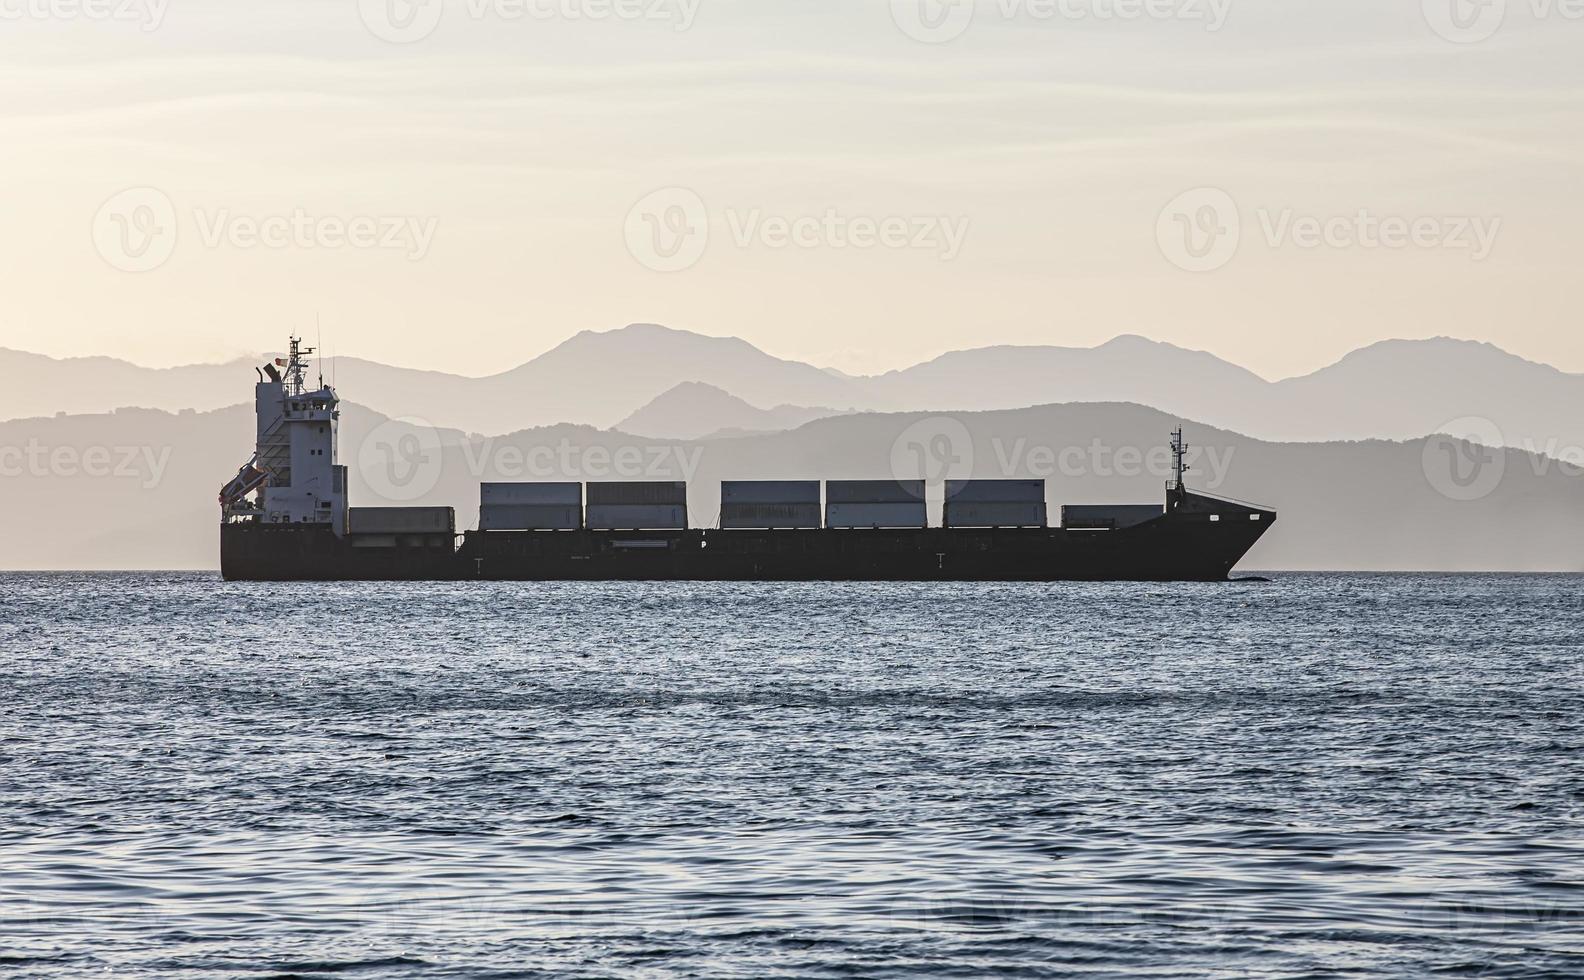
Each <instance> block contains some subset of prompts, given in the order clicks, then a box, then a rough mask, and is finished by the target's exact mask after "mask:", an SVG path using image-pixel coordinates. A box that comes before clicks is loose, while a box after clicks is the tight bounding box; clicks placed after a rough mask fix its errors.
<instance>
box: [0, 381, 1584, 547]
mask: <svg viewBox="0 0 1584 980" xmlns="http://www.w3.org/2000/svg"><path fill="white" fill-rule="evenodd" d="M1174 421H1175V419H1174V418H1173V417H1172V416H1169V415H1166V414H1164V413H1161V412H1159V411H1156V410H1154V409H1150V408H1142V407H1139V406H1136V405H1125V404H1078V405H1048V406H1043V407H1037V408H1025V409H1018V410H1011V411H995V412H962V413H953V415H952V416H951V417H950V418H949V419H945V418H943V417H940V416H935V415H929V414H916V413H895V414H886V413H866V414H858V415H848V416H841V417H833V418H825V419H819V420H816V421H813V422H810V423H808V424H806V425H804V426H802V427H801V428H798V429H795V430H793V431H788V432H780V433H773V434H765V435H751V436H742V437H737V438H714V439H708V440H702V441H694V440H677V441H663V440H652V439H645V438H641V437H638V436H633V435H625V434H622V433H619V432H613V431H609V430H599V429H594V428H591V427H587V426H571V425H558V426H553V427H548V428H541V429H533V430H528V431H522V432H517V433H515V434H513V435H509V436H503V437H497V438H483V437H476V438H469V437H467V436H465V435H464V434H463V433H462V432H460V431H455V430H444V431H440V432H432V431H429V430H421V429H415V428H413V427H411V426H410V425H408V424H406V423H396V422H390V421H388V420H387V419H385V418H384V417H383V416H381V415H379V414H377V413H374V412H371V411H369V410H367V409H364V408H361V407H359V406H357V405H348V406H346V408H345V411H344V415H343V431H342V446H341V452H342V459H343V461H344V462H346V463H348V464H349V466H350V467H351V480H352V482H351V491H352V498H353V502H354V504H355V505H363V506H380V505H393V504H407V503H421V504H449V505H452V506H455V507H456V508H457V511H458V520H459V524H460V526H462V527H472V526H475V520H476V513H477V501H478V484H479V483H480V482H481V481H484V480H490V479H557V478H561V479H580V480H590V479H595V480H597V479H617V478H638V479H686V480H688V481H689V482H690V496H691V513H692V520H693V522H694V524H695V525H696V526H701V527H709V526H712V525H713V524H714V523H715V522H716V518H717V507H718V500H719V482H720V481H721V480H722V479H755V478H758V479H787V478H798V477H801V478H823V479H842V478H864V477H885V476H892V475H896V473H897V470H896V469H895V467H897V466H898V465H901V466H904V467H906V466H910V465H914V456H913V454H912V450H913V449H914V448H915V447H923V448H924V449H926V450H927V451H926V452H925V453H923V454H922V455H920V456H919V457H918V460H919V461H920V462H921V463H923V464H928V465H933V464H934V463H935V462H937V461H941V460H944V461H946V462H945V463H944V464H943V465H945V466H946V467H947V469H946V470H945V471H944V472H941V473H932V472H926V473H924V474H923V475H926V476H936V477H939V476H961V475H975V476H981V477H985V476H1009V477H1044V478H1046V479H1047V481H1048V498H1049V502H1050V504H1051V505H1052V515H1053V517H1054V515H1055V514H1057V513H1058V512H1059V511H1057V510H1056V508H1057V507H1059V505H1061V504H1063V503H1088V502H1096V503H1114V502H1123V501H1132V502H1144V501H1149V502H1153V501H1158V500H1161V499H1163V489H1162V486H1163V483H1164V481H1165V475H1166V473H1165V469H1164V467H1165V464H1166V457H1165V454H1164V452H1163V451H1162V447H1163V444H1164V441H1165V437H1166V433H1167V431H1168V429H1169V428H1170V427H1171V425H1172V424H1173V423H1174ZM1189 436H1190V439H1191V441H1192V442H1194V443H1195V444H1196V445H1198V446H1199V447H1200V453H1199V455H1198V456H1197V457H1196V458H1195V460H1194V462H1195V470H1194V471H1193V473H1192V474H1190V476H1191V480H1190V482H1191V483H1193V484H1194V485H1195V486H1197V487H1199V488H1202V489H1207V490H1210V491H1213V492H1216V493H1220V494H1223V495H1227V496H1232V497H1238V498H1243V499H1248V500H1254V501H1257V502H1260V503H1263V504H1269V505H1271V506H1274V507H1276V508H1277V509H1278V510H1279V511H1280V515H1281V516H1280V520H1279V522H1278V523H1277V525H1276V526H1275V527H1274V528H1273V529H1272V530H1271V532H1270V533H1269V534H1267V535H1266V536H1265V538H1264V539H1263V540H1262V541H1261V542H1260V543H1259V545H1258V546H1257V547H1256V549H1255V550H1254V551H1253V552H1252V553H1251V554H1250V555H1249V557H1248V559H1247V560H1246V561H1245V563H1244V565H1243V566H1242V567H1243V569H1244V570H1245V571H1246V570H1250V569H1337V570H1413V569H1423V570H1436V571H1460V570H1480V571H1486V570H1511V571H1572V572H1577V571H1584V506H1581V504H1580V500H1581V496H1580V488H1581V483H1580V477H1579V476H1578V475H1577V474H1576V473H1570V472H1569V471H1568V470H1567V469H1565V468H1564V467H1562V466H1560V465H1559V464H1557V463H1556V462H1555V461H1554V460H1549V459H1546V458H1543V457H1537V456H1534V455H1532V454H1528V453H1524V452H1520V451H1516V450H1507V451H1497V452H1492V453H1489V454H1488V455H1489V458H1490V459H1491V460H1495V461H1496V462H1495V463H1490V464H1487V465H1495V466H1497V467H1498V469H1496V470H1486V471H1485V472H1490V473H1495V474H1497V475H1499V477H1500V478H1499V479H1498V480H1495V481H1493V482H1492V483H1490V484H1489V485H1488V486H1484V487H1483V488H1480V487H1476V489H1479V491H1480V492H1479V493H1476V494H1472V495H1471V496H1473V497H1474V499H1468V500H1462V499H1458V498H1459V496H1460V495H1461V489H1462V485H1456V486H1454V485H1450V484H1447V483H1446V482H1444V481H1441V480H1440V479H1439V474H1438V471H1437V469H1436V467H1437V466H1439V465H1441V463H1442V461H1443V458H1444V454H1445V452H1446V451H1447V450H1448V449H1449V448H1450V443H1449V442H1448V441H1447V440H1444V439H1438V440H1426V439H1422V438H1421V439H1416V440H1410V441H1404V442H1388V441H1379V440H1372V441H1365V442H1314V443H1286V444H1284V443H1274V442H1269V441H1262V440H1257V439H1252V438H1249V437H1246V436H1242V435H1238V434H1236V433H1233V432H1229V431H1225V430H1219V429H1215V428H1211V427H1209V426H1204V425H1199V424H1195V423H1191V422H1190V423H1189ZM252 437H253V418H252V413H251V409H249V408H244V407H241V406H237V407H232V408H226V409H221V410H217V411H210V412H188V413H183V414H169V413H165V412H158V411H149V410H122V411H117V412H115V413H113V414H109V415H87V416H68V417H62V418H44V419H26V420H16V421H10V422H3V423H0V447H12V448H14V449H16V450H18V451H19V452H11V453H10V454H9V455H7V456H5V457H3V458H0V470H3V471H4V472H3V475H0V486H3V487H4V488H5V489H4V492H5V498H4V499H5V502H6V506H5V507H4V508H0V567H4V568H13V569H15V568H30V569H102V568H112V569H114V568H214V567H216V564H217V561H218V556H217V548H218V533H217V530H216V528H217V523H218V517H219V514H218V507H217V505H216V503H215V493H216V490H217V488H218V487H219V485H220V484H221V483H222V482H223V481H224V480H225V479H226V478H227V477H229V476H230V475H231V474H232V473H234V472H235V469H236V467H237V466H239V465H240V464H241V463H242V462H243V461H244V460H245V459H246V458H247V455H248V451H249V448H250V443H251V440H252ZM942 440H944V443H942ZM407 445H412V446H420V447H427V448H426V450H425V452H424V453H422V454H421V459H422V464H421V468H420V470H419V472H420V474H421V475H422V476H423V477H424V478H423V479H421V480H418V481H417V482H412V481H411V479H410V478H406V477H404V479H408V482H406V483H403V484H401V485H400V486H398V484H397V483H395V482H393V480H392V477H391V475H390V472H389V471H388V470H387V466H388V465H389V464H390V461H391V459H390V456H391V453H390V450H391V449H392V447H401V446H407ZM941 445H944V446H945V448H946V449H948V450H949V451H948V452H943V453H942V452H936V447H938V446H941ZM899 450H900V452H899ZM623 461H625V463H624V462H623ZM623 465H625V466H627V467H629V469H628V470H626V471H622V470H620V469H618V467H621V466H623ZM1449 487H1450V489H1451V491H1452V492H1450V493H1449V492H1448V490H1449ZM404 488H405V489H404ZM398 490H400V491H401V492H397V491H398ZM408 491H411V492H408ZM932 493H933V494H935V495H936V496H937V497H938V494H939V487H938V485H935V486H934V488H933V489H932Z"/></svg>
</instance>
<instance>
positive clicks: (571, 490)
mask: <svg viewBox="0 0 1584 980" xmlns="http://www.w3.org/2000/svg"><path fill="white" fill-rule="evenodd" d="M479 503H480V504H482V505H484V506H486V507H488V506H490V505H491V504H538V505H545V506H549V505H557V506H561V507H582V506H583V485H582V484H581V483H481V484H479Z"/></svg>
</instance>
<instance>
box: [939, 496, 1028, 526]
mask: <svg viewBox="0 0 1584 980" xmlns="http://www.w3.org/2000/svg"><path fill="white" fill-rule="evenodd" d="M943 516H944V520H943V521H942V523H944V524H945V526H946V527H1044V526H1045V517H1046V514H1045V501H1043V500H1041V501H1039V502H1038V503H1034V502H1031V501H1025V502H1017V501H1002V500H992V501H988V502H985V503H979V502H977V501H969V502H966V503H965V502H963V501H959V500H948V501H946V507H945V511H944V515H943Z"/></svg>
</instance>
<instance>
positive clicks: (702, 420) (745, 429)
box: [616, 381, 844, 439]
mask: <svg viewBox="0 0 1584 980" xmlns="http://www.w3.org/2000/svg"><path fill="white" fill-rule="evenodd" d="M841 414H844V413H842V412H840V411H837V410H836V409H833V408H805V407H803V406H800V405H777V406H776V407H774V408H756V407H754V406H753V405H750V404H749V403H748V402H746V401H744V400H743V399H741V398H738V397H737V396H736V395H733V394H731V393H730V392H727V391H722V390H721V389H719V388H717V387H715V386H714V385H707V384H704V383H703V382H700V381H686V382H683V383H682V384H679V385H677V386H676V387H675V388H672V389H671V390H670V391H667V392H665V393H664V394H662V395H661V396H660V397H659V398H656V399H655V400H654V401H652V402H650V403H649V404H647V405H645V406H644V407H643V408H640V409H639V410H638V411H636V412H634V413H632V414H631V415H629V416H627V417H626V418H624V419H622V420H621V421H620V422H618V423H616V430H617V431H618V432H626V433H629V434H631V435H635V436H647V437H649V438H652V439H708V438H711V437H724V436H733V435H748V434H751V433H756V432H785V431H786V430H788V429H796V428H797V427H798V426H800V425H806V424H807V423H809V422H813V421H814V420H815V419H823V418H829V417H831V416H832V415H841Z"/></svg>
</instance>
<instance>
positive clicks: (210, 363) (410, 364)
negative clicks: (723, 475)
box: [0, 321, 1584, 407]
mask: <svg viewBox="0 0 1584 980" xmlns="http://www.w3.org/2000/svg"><path fill="white" fill-rule="evenodd" d="M632 327H659V328H660V329H662V330H668V331H674V332H677V333H685V334H694V335H697V336H701V337H706V338H709V339H712V340H744V341H746V340H747V338H745V337H740V336H736V335H730V334H708V333H701V332H700V331H697V330H690V329H688V328H686V327H677V326H672V325H670V324H664V323H654V322H651V321H635V322H633V323H627V324H622V325H619V326H612V327H593V328H585V329H583V330H579V331H576V332H575V333H571V334H567V335H566V336H565V337H563V338H561V339H560V340H558V341H555V342H553V343H551V344H550V345H549V346H547V347H545V348H544V349H542V350H539V351H536V352H533V353H530V354H528V355H527V356H526V357H524V359H523V361H522V362H512V363H510V364H506V365H499V364H497V365H496V366H495V367H493V368H486V369H484V370H483V371H481V372H479V373H476V374H475V373H467V372H461V371H450V370H446V369H444V368H439V367H435V366H433V365H432V364H430V363H426V362H425V361H422V360H412V361H402V360H400V359H385V358H381V357H375V356H371V355H369V354H365V353H362V352H358V351H337V350H335V349H334V347H333V345H332V343H331V340H332V339H333V338H332V337H329V336H322V335H320V336H316V334H321V331H319V330H317V329H316V328H313V327H309V328H300V329H297V330H291V331H288V332H287V333H286V334H282V337H283V338H284V337H286V336H288V335H292V336H298V337H301V338H302V339H303V343H304V345H305V346H307V347H313V346H314V345H315V344H318V343H323V344H324V347H323V348H322V349H318V350H317V352H316V354H314V355H313V357H312V359H313V360H315V361H322V362H323V368H322V370H323V371H324V373H325V376H326V380H329V379H330V376H331V372H332V371H333V365H334V363H335V361H336V360H337V359H340V358H344V359H348V360H354V359H355V360H360V361H366V362H370V363H376V364H380V365H383V366H385V367H391V368H398V369H401V370H413V371H437V372H440V373H442V374H451V375H454V376H456V377H460V378H464V379H471V380H480V379H485V378H490V377H494V376H497V375H499V374H502V373H504V372H507V371H510V370H512V369H514V368H517V367H520V366H522V364H526V363H529V362H532V361H534V360H536V359H538V358H540V357H543V356H544V355H545V354H548V353H550V352H551V351H554V350H556V349H557V348H558V347H560V346H562V345H563V344H565V343H566V342H567V341H568V340H571V339H573V338H574V337H575V336H577V335H578V334H582V333H592V334H610V333H617V332H619V331H622V330H627V329H629V328H632ZM1128 338H1139V339H1142V340H1144V341H1147V342H1149V343H1158V344H1167V345H1169V346H1172V347H1177V348H1180V349H1182V350H1186V351H1189V352H1191V353H1199V354H1210V355H1211V356H1213V357H1215V358H1217V359H1218V360H1221V361H1224V362H1225V363H1227V364H1230V365H1233V366H1235V367H1239V368H1243V369H1244V370H1246V371H1248V372H1249V373H1251V374H1253V375H1254V376H1255V377H1257V378H1259V379H1260V380H1262V381H1267V382H1273V383H1275V382H1281V381H1289V380H1293V379H1296V378H1303V377H1308V376H1309V375H1311V374H1314V373H1316V372H1318V371H1322V370H1324V369H1326V368H1328V367H1334V366H1335V365H1336V364H1337V363H1339V362H1340V361H1342V360H1344V359H1345V358H1347V357H1348V356H1349V355H1351V354H1356V353H1358V352H1360V351H1362V350H1365V349H1367V348H1369V347H1374V346H1377V345H1380V344H1389V343H1395V342H1407V343H1418V342H1426V341H1429V342H1436V341H1442V342H1447V343H1452V344H1484V345H1489V346H1492V347H1495V348H1496V349H1498V350H1501V351H1504V352H1505V353H1508V354H1513V355H1514V356H1519V357H1521V356H1522V355H1518V354H1517V352H1515V351H1511V350H1507V349H1506V348H1504V347H1502V346H1501V345H1500V344H1497V343H1494V342H1492V341H1488V340H1479V339H1476V338H1472V337H1452V336H1447V335H1429V336H1425V337H1382V338H1380V339H1378V340H1374V341H1371V342H1370V343H1368V344H1365V345H1361V346H1360V347H1357V348H1352V349H1349V350H1345V351H1343V352H1342V353H1341V354H1340V355H1339V356H1337V357H1335V358H1332V359H1328V360H1324V361H1321V362H1317V363H1315V364H1313V365H1311V366H1308V367H1305V368H1303V369H1301V370H1299V371H1297V372H1296V373H1293V374H1288V375H1279V376H1267V375H1265V374H1262V373H1260V372H1259V371H1257V370H1255V369H1254V368H1253V367H1250V366H1249V365H1247V364H1242V363H1240V362H1239V361H1238V360H1237V359H1236V358H1235V357H1233V356H1227V355H1223V354H1221V353H1218V352H1216V351H1214V350H1204V349H1202V348H1195V347H1188V346H1185V345H1182V344H1173V343H1171V342H1170V341H1164V340H1159V339H1158V338H1155V337H1151V336H1149V335H1147V334H1139V333H1119V334H1116V335H1115V336H1113V337H1109V338H1106V339H1105V340H1101V341H1099V342H1097V343H1095V344H1056V343H1052V344H1035V343H1028V344H1012V343H1002V342H999V341H996V340H993V339H986V340H984V341H983V342H982V343H977V344H972V345H970V346H963V347H952V348H945V349H943V350H940V351H937V352H935V353H934V354H930V355H928V356H927V357H925V358H923V359H922V360H919V361H911V360H909V361H905V362H901V361H899V362H897V363H895V364H891V365H882V366H880V367H877V368H876V369H875V370H874V371H872V372H868V373H864V374H857V373H854V372H848V371H844V370H843V369H842V368H839V367H837V366H836V365H833V364H822V363H819V362H817V361H801V360H800V359H799V358H795V357H792V356H791V355H787V354H783V353H780V352H777V351H775V350H770V349H766V348H765V347H763V346H761V345H758V344H753V346H754V347H755V348H757V349H758V350H760V351H761V352H763V353H765V354H767V355H769V356H771V357H774V358H778V359H781V360H786V361H794V362H800V363H805V364H809V365H810V366H813V367H817V368H820V369H821V370H834V371H838V372H841V373H843V374H850V375H851V376H852V377H854V378H873V377H880V376H883V375H885V374H889V373H894V372H898V371H903V370H907V369H909V368H914V367H919V366H921V365H924V364H928V363H930V362H932V361H935V360H938V359H939V358H941V357H943V356H945V355H947V354H954V353H963V352H968V351H976V350H985V349H992V348H1003V347H1013V348H1019V347H1021V348H1033V347H1057V348H1065V349H1071V350H1080V351H1081V350H1094V349H1096V348H1099V347H1104V346H1106V345H1107V344H1112V343H1117V342H1120V341H1125V340H1127V339H1128ZM750 343H751V342H750ZM285 349H286V345H285V343H284V342H283V343H281V344H279V345H277V346H276V347H274V348H267V349H263V350H252V351H242V352H238V353H235V354H230V355H226V356H215V357H210V358H202V359H190V360H180V359H178V360H174V361H169V362H164V363H153V362H149V361H146V360H141V359H138V358H133V357H122V356H118V355H114V354H52V353H50V352H48V351H45V350H39V349H30V348H26V347H23V346H20V345H15V344H0V350H10V351H14V352H16V353H19V354H29V355H37V356H41V357H48V358H51V359H52V360H56V361H72V360H82V359H92V358H109V359H111V360H116V361H121V362H123V363H126V364H130V365H132V366H134V367H138V368H143V369H146V370H151V371H160V370H168V369H171V368H186V367H221V366H224V365H227V364H233V363H236V362H238V361H250V360H259V361H262V360H264V359H267V358H271V357H275V356H279V355H281V354H283V353H284V352H285ZM1523 360H1526V361H1530V362H1531V363H1534V364H1538V365H1540V366H1542V367H1548V368H1554V369H1556V370H1558V371H1562V372H1563V373H1564V374H1570V375H1572V374H1584V371H1568V370H1566V369H1564V368H1561V367H1559V366H1558V365H1555V364H1550V363H1548V362H1545V361H1541V360H1535V359H1533V358H1523ZM129 407H130V406H129Z"/></svg>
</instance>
